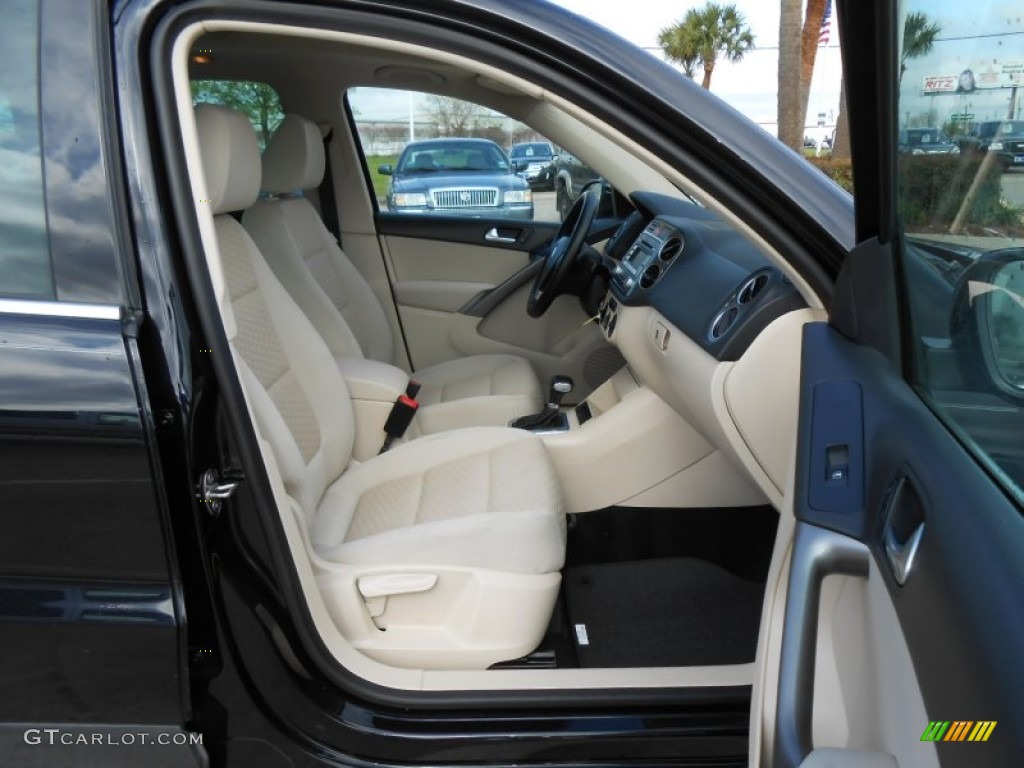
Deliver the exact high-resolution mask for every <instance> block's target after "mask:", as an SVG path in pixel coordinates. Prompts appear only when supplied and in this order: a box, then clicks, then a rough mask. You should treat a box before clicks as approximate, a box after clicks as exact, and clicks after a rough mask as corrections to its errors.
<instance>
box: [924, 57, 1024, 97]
mask: <svg viewBox="0 0 1024 768" xmlns="http://www.w3.org/2000/svg"><path fill="white" fill-rule="evenodd" d="M1018 85H1024V61H1008V62H1004V63H1002V64H986V65H983V66H980V67H977V68H976V69H970V68H968V69H965V70H963V71H961V72H960V73H959V74H946V75H929V76H928V77H926V78H924V81H923V83H922V90H923V92H924V93H926V94H928V93H973V92H974V91H984V90H993V89H997V88H1016V87H1017V86H1018Z"/></svg>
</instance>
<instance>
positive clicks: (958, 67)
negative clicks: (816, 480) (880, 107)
mask: <svg viewBox="0 0 1024 768" xmlns="http://www.w3.org/2000/svg"><path fill="white" fill-rule="evenodd" d="M1022 18H1024V17H1021V16H1020V15H1019V14H1017V13H1015V12H1013V13H1012V12H1010V11H1008V10H1007V6H1005V5H1003V4H1001V3H997V2H990V1H988V0H982V2H980V3H976V4H975V5H973V6H972V7H971V12H970V13H964V12H963V8H961V7H960V6H959V5H958V4H956V3H952V2H938V3H936V2H934V0H907V2H904V3H901V23H902V29H903V38H902V47H901V50H900V62H899V67H897V76H898V77H899V80H898V86H899V98H900V102H899V110H898V114H899V116H900V125H899V126H898V131H899V133H898V137H899V141H898V145H897V147H898V152H899V156H898V159H897V207H898V212H899V218H900V223H901V226H902V229H903V235H902V249H901V250H902V253H903V260H904V274H905V278H906V281H905V282H906V286H907V291H908V292H909V296H908V298H909V305H910V310H911V319H912V334H913V335H912V338H911V339H910V343H911V345H912V347H913V350H912V351H913V360H914V363H915V366H914V374H913V375H914V378H915V383H916V384H917V386H918V389H919V391H920V392H921V393H922V394H923V395H924V396H925V398H926V399H927V400H928V402H929V403H930V404H931V406H932V407H933V408H934V409H935V411H936V412H937V413H938V414H939V415H940V417H942V418H943V419H944V420H946V422H947V423H948V424H949V425H950V427H951V428H952V430H953V432H954V433H955V434H957V435H959V436H960V437H961V439H962V440H963V441H964V443H965V444H966V445H967V447H968V448H969V449H970V450H972V451H973V452H974V453H975V455H976V456H977V457H978V458H979V459H980V460H981V461H982V462H983V463H984V464H986V465H987V466H988V468H989V470H990V471H991V472H992V473H993V475H995V476H996V477H998V478H999V479H1000V480H1002V482H1003V483H1004V485H1005V487H1006V488H1007V490H1008V491H1009V492H1010V493H1011V494H1013V495H1015V496H1016V497H1017V498H1018V500H1020V501H1022V502H1024V437H1022V436H1024V240H1022V235H1024V119H1021V118H1022V114H1021V110H1022V107H1024V104H1022V102H1024V98H1022V96H1021V95H1019V94H1018V90H1019V88H1020V86H1024V20H1022Z"/></svg>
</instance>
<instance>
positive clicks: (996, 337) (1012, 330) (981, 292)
mask: <svg viewBox="0 0 1024 768" xmlns="http://www.w3.org/2000/svg"><path fill="white" fill-rule="evenodd" d="M958 294H959V295H958V297H957V309H956V310H955V311H954V317H953V334H954V337H956V336H959V337H960V338H961V339H962V341H963V342H964V347H963V348H964V349H965V350H971V348H972V347H973V348H974V352H973V354H970V355H969V356H968V357H967V358H966V360H965V361H964V364H965V365H966V366H967V367H968V368H969V369H971V370H966V371H965V374H966V376H965V378H966V379H967V380H968V381H971V380H973V381H974V382H975V383H976V384H977V385H980V386H982V387H984V389H986V390H988V391H994V392H997V393H999V394H1000V395H1002V396H1004V397H1007V396H1008V397H1010V398H1013V399H1014V400H1018V401H1024V249H1021V248H1009V249H1006V250H1001V251H994V252H990V253H986V254H984V255H983V256H982V257H980V258H979V259H978V260H977V261H976V262H975V263H974V264H972V265H971V266H970V268H968V270H967V271H966V272H965V274H964V275H963V277H962V278H961V280H960V285H959V290H958Z"/></svg>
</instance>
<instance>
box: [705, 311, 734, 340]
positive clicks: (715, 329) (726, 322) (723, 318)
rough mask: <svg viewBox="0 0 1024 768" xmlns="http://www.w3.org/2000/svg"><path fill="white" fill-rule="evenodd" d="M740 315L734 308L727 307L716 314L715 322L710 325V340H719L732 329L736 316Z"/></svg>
mask: <svg viewBox="0 0 1024 768" xmlns="http://www.w3.org/2000/svg"><path fill="white" fill-rule="evenodd" d="M739 313H740V311H739V309H737V308H736V307H729V308H728V309H724V310H722V311H721V312H719V313H718V316H717V317H715V321H714V322H713V323H712V324H711V338H712V339H720V338H722V337H723V336H724V335H725V334H726V332H727V331H728V330H729V329H730V328H731V327H732V324H733V323H734V322H735V321H736V315H738V314H739Z"/></svg>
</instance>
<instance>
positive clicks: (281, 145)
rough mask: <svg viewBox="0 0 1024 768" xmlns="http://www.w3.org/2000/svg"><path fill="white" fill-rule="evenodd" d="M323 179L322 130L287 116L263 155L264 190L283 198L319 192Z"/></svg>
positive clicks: (305, 121)
mask: <svg viewBox="0 0 1024 768" xmlns="http://www.w3.org/2000/svg"><path fill="white" fill-rule="evenodd" d="M323 178H324V141H323V138H322V137H321V136H320V129H319V128H317V126H316V124H315V123H313V122H311V121H309V120H307V119H306V118H304V117H299V116H298V115H285V118H284V120H282V121H281V125H280V126H279V127H278V129H277V131H275V132H274V136H273V138H271V139H270V143H269V144H268V145H267V149H266V151H264V153H263V191H264V192H270V193H272V194H275V195H282V194H287V193H288V192H297V191H299V190H302V189H315V188H316V187H319V186H320V182H321V181H323Z"/></svg>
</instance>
